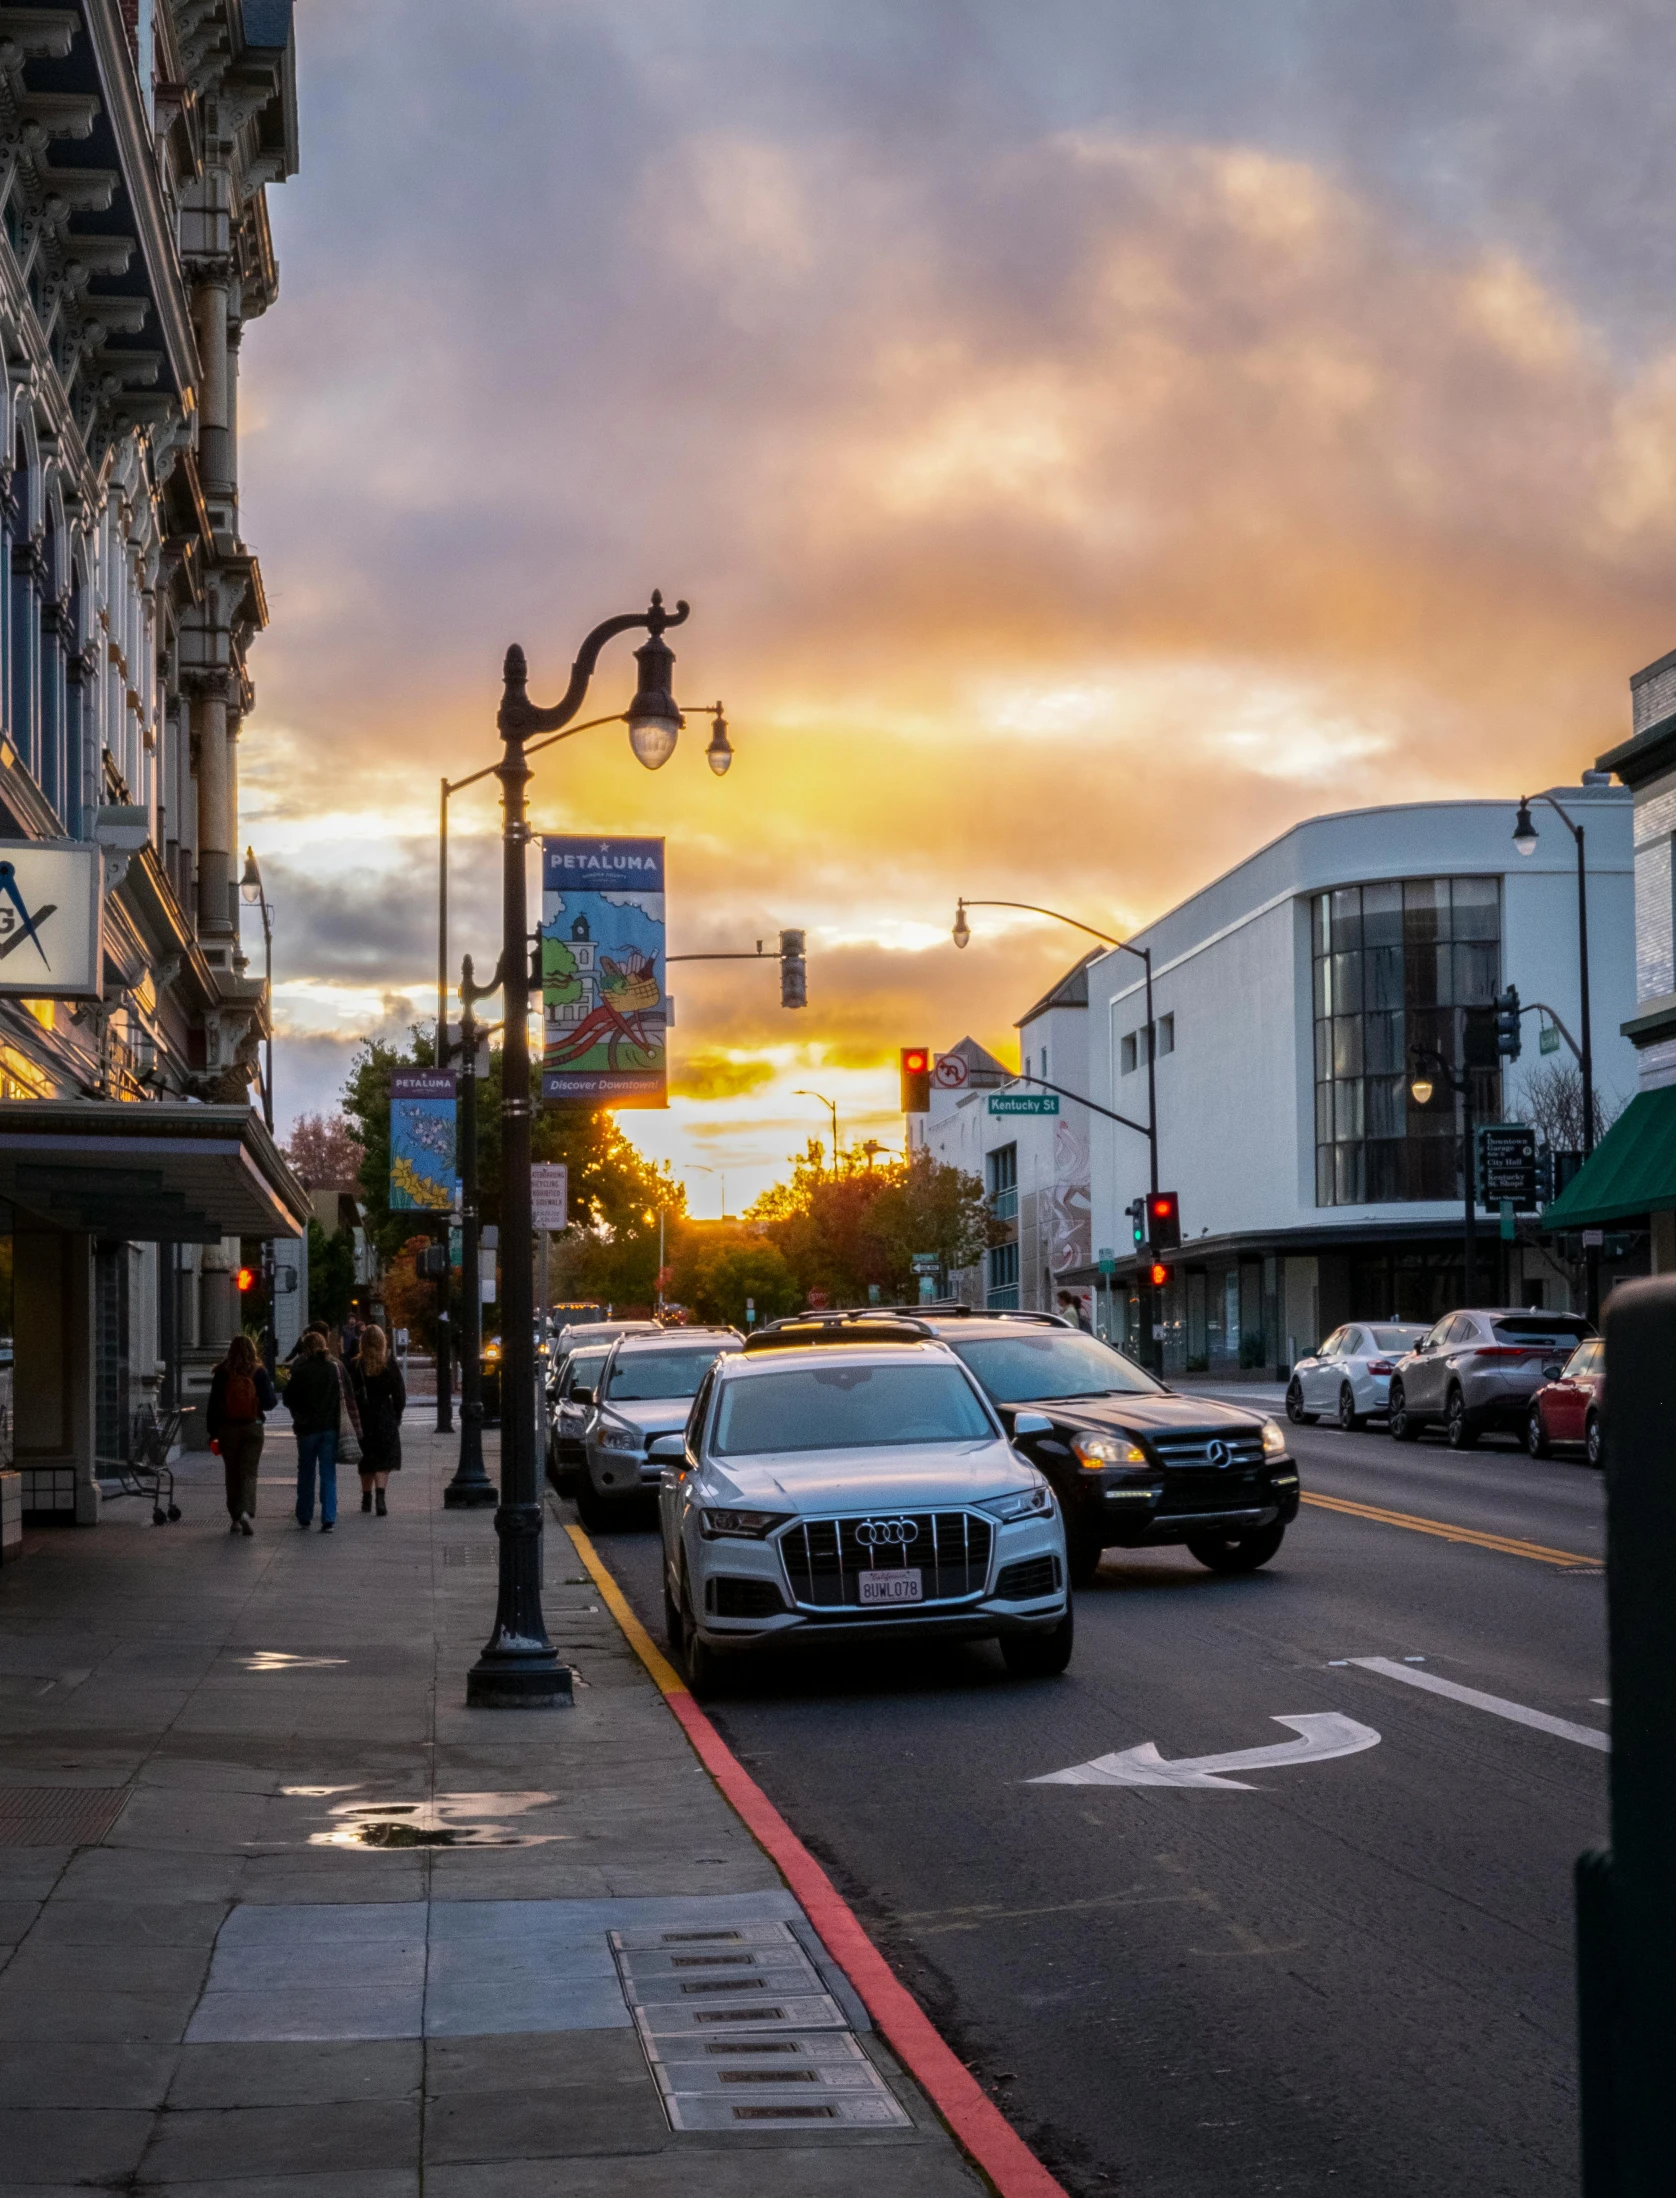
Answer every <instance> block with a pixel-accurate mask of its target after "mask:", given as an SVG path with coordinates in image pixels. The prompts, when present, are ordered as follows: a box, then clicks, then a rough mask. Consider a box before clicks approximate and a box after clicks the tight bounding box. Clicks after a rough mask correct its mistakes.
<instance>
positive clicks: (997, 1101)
mask: <svg viewBox="0 0 1676 2198" xmlns="http://www.w3.org/2000/svg"><path fill="white" fill-rule="evenodd" d="M989 1111H990V1113H991V1114H1057V1113H1058V1112H1059V1094H1058V1093H1057V1092H1056V1091H992V1092H991V1093H990V1095H989Z"/></svg>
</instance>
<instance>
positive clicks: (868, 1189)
mask: <svg viewBox="0 0 1676 2198" xmlns="http://www.w3.org/2000/svg"><path fill="white" fill-rule="evenodd" d="M747 1218H748V1219H750V1220H752V1221H756V1222H759V1223H761V1224H762V1226H763V1229H764V1231H765V1234H766V1235H767V1238H768V1240H769V1242H770V1243H771V1244H772V1245H773V1246H774V1248H775V1250H776V1251H778V1252H779V1254H780V1255H781V1257H782V1258H783V1259H784V1261H785V1262H786V1264H787V1266H788V1267H789V1269H790V1270H791V1272H792V1274H793V1276H794V1277H795V1279H796V1282H797V1286H798V1290H799V1292H800V1294H801V1295H802V1297H803V1298H804V1299H805V1300H807V1298H808V1295H809V1292H810V1291H812V1290H819V1291H824V1292H825V1294H826V1297H827V1300H828V1302H829V1303H831V1304H834V1305H853V1304H864V1303H865V1302H866V1301H867V1297H868V1292H869V1289H870V1287H876V1288H877V1289H878V1292H879V1295H880V1297H881V1298H882V1299H883V1300H885V1302H887V1303H900V1302H901V1301H903V1300H904V1299H909V1298H912V1297H913V1296H914V1295H915V1293H916V1289H917V1283H916V1280H915V1276H914V1270H913V1261H914V1255H915V1254H916V1253H924V1252H929V1253H932V1254H934V1255H935V1257H936V1259H937V1262H938V1265H939V1267H940V1268H941V1270H942V1271H943V1273H944V1274H945V1275H947V1274H948V1273H950V1272H951V1271H952V1270H953V1269H955V1268H958V1267H969V1266H970V1265H971V1264H972V1262H973V1261H974V1260H975V1259H976V1258H977V1257H978V1255H979V1253H980V1252H981V1251H982V1250H983V1249H984V1247H985V1245H986V1244H988V1243H989V1242H990V1241H991V1239H992V1237H993V1235H994V1233H995V1232H994V1224H993V1222H992V1220H991V1217H990V1213H989V1208H988V1205H987V1203H986V1201H985V1198H984V1191H983V1185H982V1183H981V1182H980V1181H979V1180H978V1178H977V1177H976V1176H975V1175H968V1174H967V1173H966V1172H965V1170H964V1169H961V1168H955V1167H950V1166H948V1165H947V1164H946V1163H945V1162H943V1161H940V1160H934V1159H933V1158H932V1156H931V1155H930V1154H929V1153H925V1152H916V1153H912V1154H910V1155H909V1156H908V1158H907V1159H905V1160H892V1161H888V1162H887V1163H886V1164H885V1165H884V1166H882V1167H876V1168H866V1169H860V1168H854V1169H850V1170H849V1171H848V1172H846V1173H844V1174H840V1175H833V1174H831V1173H829V1172H828V1170H827V1169H826V1167H825V1165H824V1152H823V1148H822V1146H821V1144H820V1142H819V1140H818V1139H811V1140H810V1142H809V1145H808V1146H807V1148H806V1149H805V1151H804V1152H803V1153H802V1154H800V1155H799V1156H798V1157H797V1158H796V1159H795V1160H794V1161H793V1163H792V1172H791V1175H790V1177H789V1179H788V1180H787V1181H786V1182H784V1183H776V1184H774V1185H773V1186H772V1187H771V1188H770V1189H769V1190H767V1191H765V1192H764V1193H763V1195H762V1196H761V1197H760V1198H759V1199H758V1200H757V1202H756V1204H755V1205H754V1206H752V1208H751V1209H750V1213H749V1215H748V1216H747Z"/></svg>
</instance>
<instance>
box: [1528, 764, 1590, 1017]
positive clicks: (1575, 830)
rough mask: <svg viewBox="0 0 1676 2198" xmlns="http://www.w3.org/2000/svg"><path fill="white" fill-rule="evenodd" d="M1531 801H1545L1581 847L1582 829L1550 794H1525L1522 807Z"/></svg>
mask: <svg viewBox="0 0 1676 2198" xmlns="http://www.w3.org/2000/svg"><path fill="white" fill-rule="evenodd" d="M1533 801H1545V802H1546V803H1547V804H1548V806H1549V808H1550V809H1552V810H1553V812H1554V814H1555V816H1557V817H1558V818H1559V820H1560V822H1561V823H1562V824H1563V825H1564V826H1565V828H1566V830H1567V831H1568V832H1569V833H1570V834H1571V836H1572V838H1573V839H1574V840H1576V841H1577V842H1578V844H1579V845H1581V843H1582V839H1583V827H1582V826H1581V825H1580V824H1573V823H1572V821H1571V819H1570V818H1569V817H1568V816H1567V815H1566V813H1565V811H1564V810H1563V809H1562V808H1561V807H1560V805H1559V803H1558V802H1557V801H1556V800H1555V799H1554V797H1553V795H1552V794H1526V795H1525V796H1524V805H1525V807H1526V808H1527V809H1528V808H1529V807H1530V805H1531V803H1532V802H1533ZM1555 1020H1556V1021H1557V1020H1558V1017H1556V1018H1555Z"/></svg>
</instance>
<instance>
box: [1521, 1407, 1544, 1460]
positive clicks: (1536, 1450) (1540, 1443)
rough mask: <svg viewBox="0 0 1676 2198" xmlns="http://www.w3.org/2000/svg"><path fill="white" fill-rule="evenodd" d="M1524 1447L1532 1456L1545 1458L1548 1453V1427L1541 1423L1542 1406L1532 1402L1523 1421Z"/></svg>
mask: <svg viewBox="0 0 1676 2198" xmlns="http://www.w3.org/2000/svg"><path fill="white" fill-rule="evenodd" d="M1525 1448H1526V1449H1527V1450H1528V1451H1529V1452H1530V1454H1531V1456H1532V1457H1533V1458H1546V1457H1547V1456H1548V1455H1549V1454H1550V1444H1549V1441H1548V1429H1547V1427H1546V1426H1545V1425H1544V1423H1543V1418H1542V1407H1541V1405H1540V1404H1533V1405H1532V1406H1531V1408H1530V1415H1529V1417H1528V1418H1527V1419H1526V1421H1525Z"/></svg>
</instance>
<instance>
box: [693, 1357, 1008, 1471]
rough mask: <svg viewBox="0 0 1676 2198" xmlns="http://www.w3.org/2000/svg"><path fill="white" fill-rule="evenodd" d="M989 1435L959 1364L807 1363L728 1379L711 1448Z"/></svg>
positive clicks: (835, 1445) (880, 1446)
mask: <svg viewBox="0 0 1676 2198" xmlns="http://www.w3.org/2000/svg"><path fill="white" fill-rule="evenodd" d="M995 1439H996V1438H995V1429H994V1427H993V1426H992V1425H991V1424H990V1419H989V1415H988V1413H987V1412H986V1411H985V1410H984V1408H983V1405H982V1403H981V1402H980V1400H979V1399H978V1397H977V1396H976V1395H975V1394H974V1392H973V1389H972V1384H971V1383H970V1382H969V1381H968V1380H967V1379H966V1377H965V1375H964V1374H963V1373H962V1372H961V1371H960V1369H959V1367H958V1366H926V1365H917V1366H853V1365H852V1366H808V1367H799V1368H798V1369H797V1370H796V1371H795V1372H793V1371H791V1370H790V1369H789V1368H788V1370H787V1371H786V1372H784V1373H776V1374H757V1375H753V1376H752V1377H751V1379H750V1380H748V1381H729V1382H726V1383H725V1384H724V1385H723V1388H722V1399H721V1405H720V1408H719V1409H718V1411H717V1413H716V1432H715V1436H714V1438H713V1441H712V1445H711V1447H712V1448H713V1449H714V1450H715V1451H716V1452H717V1453H718V1454H719V1455H721V1456H722V1457H739V1456H742V1455H746V1454H748V1453H750V1452H753V1451H763V1450H886V1449H895V1448H899V1447H901V1446H902V1445H903V1444H905V1443H923V1442H993V1441H994V1440H995Z"/></svg>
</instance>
